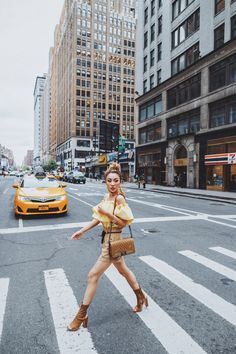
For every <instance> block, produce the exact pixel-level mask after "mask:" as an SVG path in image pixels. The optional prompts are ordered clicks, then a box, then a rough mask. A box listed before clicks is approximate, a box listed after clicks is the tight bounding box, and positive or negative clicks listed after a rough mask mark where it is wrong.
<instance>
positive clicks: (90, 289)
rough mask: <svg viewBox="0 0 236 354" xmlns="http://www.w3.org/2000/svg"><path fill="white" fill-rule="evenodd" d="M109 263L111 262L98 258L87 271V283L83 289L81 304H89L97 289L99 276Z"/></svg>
mask: <svg viewBox="0 0 236 354" xmlns="http://www.w3.org/2000/svg"><path fill="white" fill-rule="evenodd" d="M110 265H111V262H103V261H100V260H98V261H97V262H96V263H95V265H94V266H93V267H92V268H91V269H90V271H89V273H88V285H87V288H86V290H85V294H84V298H83V304H84V305H90V304H91V302H92V300H93V298H94V295H95V293H96V290H97V283H98V280H99V278H100V276H101V275H102V274H103V273H104V272H105V270H106V269H107V268H108V267H109V266H110Z"/></svg>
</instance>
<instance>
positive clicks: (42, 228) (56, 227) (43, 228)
mask: <svg viewBox="0 0 236 354" xmlns="http://www.w3.org/2000/svg"><path fill="white" fill-rule="evenodd" d="M76 199H78V198H76ZM78 200H79V199H78ZM201 219H203V218H202V217H201V216H191V215H190V216H160V217H154V218H136V219H135V220H134V224H139V223H149V222H162V221H163V222H167V221H188V220H201ZM89 221H90V220H89ZM89 221H83V222H78V223H64V224H54V225H42V226H27V227H24V228H18V227H17V228H16V227H12V228H8V229H0V234H2V235H4V234H13V233H14V234H18V233H24V232H39V231H51V230H63V229H73V228H78V227H84V226H85V225H87V224H88V223H89Z"/></svg>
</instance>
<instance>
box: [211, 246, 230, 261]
mask: <svg viewBox="0 0 236 354" xmlns="http://www.w3.org/2000/svg"><path fill="white" fill-rule="evenodd" d="M209 249H210V250H213V251H216V252H219V253H222V254H224V255H225V256H228V257H231V258H233V259H236V252H234V251H231V250H228V249H227V248H223V247H209Z"/></svg>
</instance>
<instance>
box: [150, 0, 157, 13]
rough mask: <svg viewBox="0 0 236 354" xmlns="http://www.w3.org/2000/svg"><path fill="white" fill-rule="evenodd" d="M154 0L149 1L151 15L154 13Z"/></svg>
mask: <svg viewBox="0 0 236 354" xmlns="http://www.w3.org/2000/svg"><path fill="white" fill-rule="evenodd" d="M155 1H156V0H152V1H151V16H154V15H155Z"/></svg>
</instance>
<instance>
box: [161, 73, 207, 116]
mask: <svg viewBox="0 0 236 354" xmlns="http://www.w3.org/2000/svg"><path fill="white" fill-rule="evenodd" d="M200 95H201V74H200V73H199V74H197V75H195V76H193V77H192V78H190V79H188V80H186V81H184V82H181V83H180V84H178V85H177V86H175V87H173V88H171V89H170V90H168V91H167V107H168V109H170V108H173V107H176V106H178V105H180V104H183V103H185V102H188V101H191V100H193V99H194V98H197V97H199V96H200Z"/></svg>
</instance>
